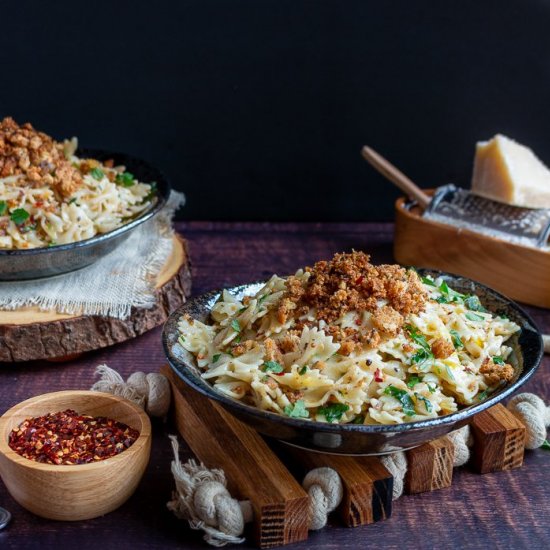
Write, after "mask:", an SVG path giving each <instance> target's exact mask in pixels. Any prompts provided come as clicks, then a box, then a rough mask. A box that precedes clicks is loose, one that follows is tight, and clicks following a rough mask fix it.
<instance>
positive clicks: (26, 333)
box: [0, 236, 191, 362]
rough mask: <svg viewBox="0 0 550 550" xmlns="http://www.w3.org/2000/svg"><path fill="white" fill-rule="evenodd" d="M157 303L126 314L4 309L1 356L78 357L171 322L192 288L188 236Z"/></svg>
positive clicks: (166, 272)
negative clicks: (106, 315) (170, 316)
mask: <svg viewBox="0 0 550 550" xmlns="http://www.w3.org/2000/svg"><path fill="white" fill-rule="evenodd" d="M156 289H157V290H156V303H155V305H154V306H153V307H151V308H149V309H145V308H133V309H132V313H131V314H130V316H129V317H128V318H127V319H124V320H122V319H115V318H113V317H103V316H100V315H67V314H60V313H57V312H55V311H42V310H40V309H39V308H38V307H25V308H21V309H18V310H15V311H0V361H3V362H16V361H34V360H37V359H55V358H66V357H67V356H72V357H74V356H75V355H79V354H81V353H83V352H86V351H92V350H96V349H100V348H104V347H106V346H111V345H113V344H118V343H120V342H124V341H126V340H130V339H131V338H135V337H136V336H139V335H140V334H143V333H144V332H147V331H148V330H151V329H152V328H155V327H157V326H159V325H161V324H162V323H164V322H165V321H166V319H167V318H168V316H169V315H170V313H172V311H174V310H175V309H176V308H177V307H179V306H180V305H181V304H183V303H184V302H185V300H186V298H187V296H189V294H190V292H191V268H190V263H189V256H188V253H187V245H186V243H185V240H184V239H183V238H181V237H179V236H174V247H173V250H172V254H171V255H170V257H169V258H168V261H167V262H166V264H165V266H164V267H163V269H162V271H161V272H160V274H159V276H158V278H157V285H156Z"/></svg>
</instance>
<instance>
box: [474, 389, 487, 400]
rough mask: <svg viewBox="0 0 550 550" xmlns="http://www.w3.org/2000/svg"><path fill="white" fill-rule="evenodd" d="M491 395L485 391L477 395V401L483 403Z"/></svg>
mask: <svg viewBox="0 0 550 550" xmlns="http://www.w3.org/2000/svg"><path fill="white" fill-rule="evenodd" d="M488 395H489V390H483V391H482V392H481V393H478V394H477V400H478V401H483V400H484V399H485V398H486V397H487V396H488Z"/></svg>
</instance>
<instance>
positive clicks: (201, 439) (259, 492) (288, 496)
mask: <svg viewBox="0 0 550 550" xmlns="http://www.w3.org/2000/svg"><path fill="white" fill-rule="evenodd" d="M161 372H162V374H164V375H165V376H167V377H168V379H169V380H170V382H171V384H172V389H173V395H174V414H175V421H176V425H177V428H178V431H179V432H180V434H181V435H182V437H183V438H184V439H185V441H186V442H187V444H188V445H189V447H191V450H192V451H193V453H194V454H195V456H196V457H197V458H198V459H199V460H200V461H201V462H203V463H204V464H205V465H206V466H207V467H209V468H221V469H222V470H223V471H224V472H225V474H226V478H227V482H228V489H229V491H230V492H231V494H232V495H233V496H234V497H235V498H238V499H240V500H245V499H247V500H250V502H251V503H252V508H253V510H254V526H255V529H254V536H255V539H256V543H257V545H258V546H259V547H260V548H272V547H275V546H281V545H284V544H289V543H292V542H298V541H301V540H305V539H307V536H308V523H309V500H308V496H307V494H306V492H305V491H304V490H303V489H302V487H301V486H300V484H299V483H298V482H297V481H296V480H295V479H294V477H292V475H291V474H290V473H289V471H288V470H287V469H286V468H285V467H284V466H283V464H282V462H281V461H280V460H279V459H278V458H277V456H276V455H275V454H274V453H273V451H272V450H271V449H270V448H269V447H268V446H267V444H266V443H265V441H264V440H263V439H262V437H261V436H260V435H259V434H258V433H257V432H255V431H254V430H253V429H252V428H250V427H248V426H246V425H245V424H243V423H242V422H240V421H239V420H237V419H236V418H234V417H233V416H232V415H230V414H229V413H227V412H226V411H225V410H224V409H223V408H222V407H221V406H219V405H218V404H217V403H215V402H213V401H211V400H209V399H207V398H206V397H204V396H202V395H200V394H199V393H198V392H196V391H195V390H193V389H191V388H189V387H188V386H186V385H185V383H184V382H183V381H181V380H180V379H179V378H178V377H177V376H176V375H174V374H173V373H172V371H171V370H170V369H169V368H168V367H163V368H162V369H161Z"/></svg>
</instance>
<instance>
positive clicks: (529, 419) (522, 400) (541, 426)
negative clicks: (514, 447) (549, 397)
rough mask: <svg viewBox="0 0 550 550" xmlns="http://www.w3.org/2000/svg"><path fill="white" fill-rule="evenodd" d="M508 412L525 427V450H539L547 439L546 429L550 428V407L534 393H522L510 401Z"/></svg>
mask: <svg viewBox="0 0 550 550" xmlns="http://www.w3.org/2000/svg"><path fill="white" fill-rule="evenodd" d="M508 410H509V411H510V412H511V413H512V414H513V415H514V416H515V417H516V418H517V419H518V420H519V421H520V422H521V423H522V424H524V425H525V428H526V437H525V448H526V449H538V448H539V447H540V446H541V445H542V444H543V443H544V441H545V439H546V428H548V426H550V407H547V406H546V404H545V403H544V401H543V400H542V399H541V398H540V397H538V396H536V395H535V394H533V393H520V394H518V395H516V396H514V397H512V399H510V401H509V402H508Z"/></svg>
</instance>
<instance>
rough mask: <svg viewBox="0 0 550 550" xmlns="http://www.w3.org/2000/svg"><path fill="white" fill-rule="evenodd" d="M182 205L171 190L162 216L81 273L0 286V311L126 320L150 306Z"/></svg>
mask: <svg viewBox="0 0 550 550" xmlns="http://www.w3.org/2000/svg"><path fill="white" fill-rule="evenodd" d="M184 203H185V197H184V195H183V194H182V193H178V192H175V191H172V193H171V195H170V198H169V199H168V202H167V204H166V206H165V207H164V208H163V209H162V211H161V212H159V213H158V214H157V215H156V216H155V217H154V218H152V219H151V220H149V221H147V222H145V223H143V224H142V225H140V226H139V227H138V228H137V229H135V231H133V233H132V234H131V235H130V237H128V239H127V240H126V241H124V242H123V243H122V244H121V245H120V246H118V247H117V248H116V249H115V250H113V251H112V252H111V253H110V254H108V255H107V256H105V257H104V258H101V259H100V260H98V261H97V262H95V263H93V264H92V265H90V266H88V267H86V268H84V269H81V270H79V271H75V272H74V273H68V274H67V275H61V276H58V277H53V278H51V279H42V280H39V281H21V282H9V283H0V310H14V309H18V308H21V307H25V306H38V307H39V308H40V309H42V310H48V311H51V310H55V311H57V312H58V313H68V314H77V313H78V314H83V315H101V316H105V317H116V318H118V319H126V318H127V317H128V316H129V315H130V312H131V310H132V307H142V308H149V307H152V306H153V305H154V303H155V281H156V278H157V276H158V274H159V273H160V271H161V269H162V267H163V265H164V264H165V263H166V261H167V260H168V258H169V256H170V254H171V252H172V246H173V240H172V237H173V234H174V231H173V229H172V218H173V217H174V213H175V211H176V210H177V209H178V208H179V207H180V206H183V204H184Z"/></svg>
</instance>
